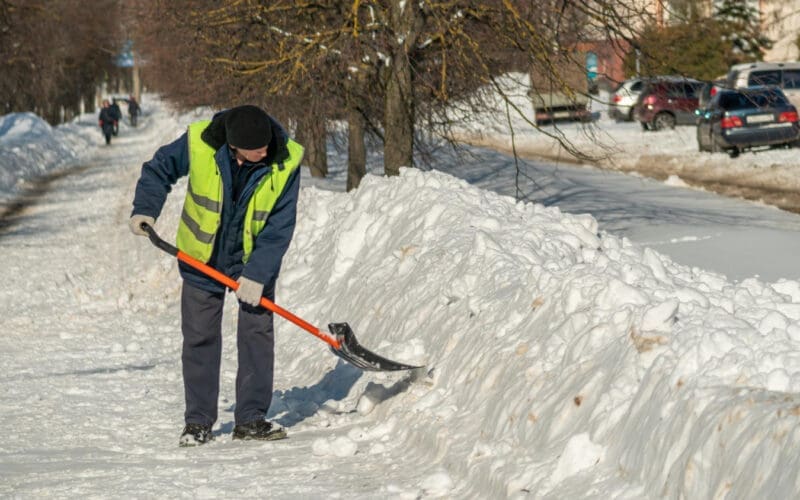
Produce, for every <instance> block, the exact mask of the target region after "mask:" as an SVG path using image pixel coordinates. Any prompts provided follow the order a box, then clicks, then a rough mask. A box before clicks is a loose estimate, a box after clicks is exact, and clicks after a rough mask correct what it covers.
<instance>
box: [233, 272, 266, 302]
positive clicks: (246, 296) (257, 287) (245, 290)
mask: <svg viewBox="0 0 800 500" xmlns="http://www.w3.org/2000/svg"><path fill="white" fill-rule="evenodd" d="M236 282H237V283H239V288H238V289H237V290H236V298H237V299H239V300H240V301H241V302H244V303H245V304H250V305H251V306H257V305H258V304H259V303H260V302H261V294H262V293H263V292H264V284H263V283H259V282H258V281H253V280H251V279H250V278H245V277H244V276H240V277H239V279H238V280H237V281H236Z"/></svg>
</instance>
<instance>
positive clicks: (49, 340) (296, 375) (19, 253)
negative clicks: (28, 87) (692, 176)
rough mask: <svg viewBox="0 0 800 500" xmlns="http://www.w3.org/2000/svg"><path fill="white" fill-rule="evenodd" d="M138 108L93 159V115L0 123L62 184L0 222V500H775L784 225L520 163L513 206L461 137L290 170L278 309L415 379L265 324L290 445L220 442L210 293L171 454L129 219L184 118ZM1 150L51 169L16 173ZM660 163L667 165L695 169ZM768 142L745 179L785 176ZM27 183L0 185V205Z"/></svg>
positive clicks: (788, 260) (147, 255)
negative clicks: (353, 175)
mask: <svg viewBox="0 0 800 500" xmlns="http://www.w3.org/2000/svg"><path fill="white" fill-rule="evenodd" d="M146 97H147V99H146V102H147V104H148V105H147V106H146V110H147V114H146V115H145V116H144V117H143V119H142V121H141V125H140V126H139V127H138V128H135V129H133V128H129V127H127V125H126V124H124V123H123V124H122V125H121V130H120V136H119V137H117V138H114V140H113V143H112V145H111V146H110V147H106V146H104V145H102V137H101V135H100V133H99V131H98V130H96V125H95V122H94V117H92V116H84V117H81V118H80V119H78V120H76V121H75V122H73V123H70V124H68V125H64V126H62V127H56V128H55V129H50V128H48V127H44V126H42V124H41V123H39V120H38V119H36V118H35V117H32V116H30V115H26V116H18V115H10V116H6V117H3V118H2V119H3V122H2V123H6V122H8V123H11V124H12V125H10V126H5V127H4V128H3V130H6V131H10V130H13V131H14V132H13V137H6V136H5V135H2V136H0V147H2V153H0V159H1V161H2V163H0V171H2V172H5V173H6V174H7V175H9V176H11V177H14V176H16V177H18V178H23V177H32V176H34V175H36V174H38V173H41V172H49V171H59V170H63V169H66V168H72V167H76V166H80V167H83V168H85V169H84V170H82V171H80V172H79V173H76V174H74V175H68V176H64V177H62V178H60V179H58V180H57V181H56V182H54V183H53V184H52V185H51V186H50V191H49V192H48V193H47V194H46V195H45V196H42V197H41V198H39V200H38V201H37V203H35V204H32V205H31V206H29V207H28V208H27V209H26V210H24V211H23V212H22V213H20V214H18V215H16V216H15V217H14V218H13V219H11V222H10V225H8V226H6V227H5V228H4V229H3V230H2V233H0V248H1V249H2V256H3V260H4V264H5V265H4V266H2V267H0V282H2V283H3V286H2V287H0V304H2V306H0V307H1V308H2V309H0V331H1V332H2V333H3V335H2V336H0V363H2V366H3V367H4V371H3V375H2V380H3V383H2V392H0V416H2V419H3V421H4V422H5V423H6V432H5V434H4V438H3V439H2V440H0V496H3V497H23V498H38V497H69V498H75V497H123V496H135V497H144V498H149V497H159V498H219V497H227V498H256V497H259V498H263V497H270V498H273V497H274V498H298V497H300V498H409V499H410V498H505V497H509V498H523V497H532V498H631V499H633V498H636V499H639V498H654V497H669V498H676V497H683V498H722V497H725V496H726V495H728V496H730V497H734V498H793V497H797V496H798V495H799V494H800V479H798V477H799V475H798V471H800V454H798V453H797V451H798V446H799V442H800V431H798V425H797V422H798V416H800V410H799V409H800V399H799V398H798V397H797V393H798V391H800V368H798V367H800V281H798V279H799V278H800V272H799V271H798V264H797V262H796V260H797V259H796V256H795V255H793V254H792V250H793V249H795V248H798V246H797V238H798V227H800V226H799V225H798V216H797V215H793V214H789V213H786V212H782V211H779V210H777V209H774V208H771V207H768V206H765V205H761V204H756V203H752V202H746V201H742V200H734V199H728V198H721V197H719V196H716V195H713V194H711V193H708V192H704V191H701V190H696V189H687V188H686V187H683V186H681V184H680V182H678V181H677V179H675V178H672V179H671V180H669V181H668V182H658V181H654V180H650V179H646V178H643V177H635V176H630V175H623V174H620V173H617V172H609V171H607V170H598V169H593V168H588V167H582V166H573V165H565V164H549V163H546V162H533V161H528V162H526V163H525V165H524V173H525V175H526V176H527V177H528V179H527V180H526V182H525V183H523V184H522V185H521V191H522V192H523V193H524V195H525V196H526V197H527V199H528V201H516V200H515V199H514V197H513V195H514V193H515V190H516V189H515V185H514V174H515V172H514V169H513V165H514V161H513V159H512V158H509V157H507V156H504V155H501V154H498V153H496V152H493V151H491V150H488V149H479V148H474V149H473V150H472V151H473V153H474V156H471V157H466V158H454V157H452V156H451V155H450V154H449V153H446V152H441V153H440V155H439V156H438V157H437V158H436V170H432V171H423V170H419V169H402V171H401V175H400V176H399V177H392V178H385V177H383V176H381V175H379V171H378V170H377V165H379V164H380V162H379V159H376V158H372V159H371V171H372V172H373V173H372V174H370V175H368V176H367V177H366V178H365V179H364V180H363V182H362V185H361V187H360V188H359V189H357V190H355V191H353V192H352V193H344V192H343V189H342V187H343V186H344V182H343V176H344V175H345V168H344V167H345V165H344V162H345V158H344V157H342V156H341V155H339V154H337V153H336V152H334V151H333V150H332V151H331V153H330V154H331V156H330V159H331V170H332V175H331V177H330V178H329V179H326V180H319V179H311V178H310V176H308V175H305V176H304V178H303V184H304V187H303V189H302V192H301V198H300V202H299V216H298V226H297V230H296V234H295V238H294V240H293V242H292V245H291V247H290V249H289V252H288V254H287V256H286V258H285V261H284V271H283V273H282V275H281V278H280V280H279V284H278V290H277V298H278V303H279V304H281V305H283V306H284V307H287V308H288V309H290V310H292V311H293V312H294V313H296V314H298V315H299V316H301V317H303V318H304V319H307V320H309V321H311V322H312V323H315V324H319V325H320V326H324V325H325V324H326V322H340V321H347V322H348V323H349V324H350V325H351V326H352V327H353V330H354V331H355V332H356V335H357V336H358V339H359V342H360V343H361V344H362V345H364V346H365V347H367V348H369V349H371V350H374V351H375V352H378V353H380V354H381V355H384V356H386V357H389V358H391V359H395V360H397V361H401V362H405V363H409V364H424V365H425V367H424V369H420V370H415V371H411V372H398V373H374V372H361V371H360V370H358V369H356V368H353V367H351V366H349V365H346V364H344V363H343V362H341V361H339V359H338V358H337V357H335V356H332V355H331V354H330V353H328V352H327V348H326V346H325V345H324V344H322V343H321V342H320V341H319V340H318V339H316V338H314V337H313V336H311V335H308V334H307V333H305V332H303V331H302V330H300V329H298V328H297V327H294V326H293V325H291V324H290V323H288V322H285V321H282V320H280V319H279V320H276V328H277V336H276V337H277V345H276V363H277V370H276V383H275V394H274V399H273V406H272V408H271V409H270V415H269V417H270V418H271V419H273V420H274V421H276V422H277V423H278V424H280V425H282V426H285V427H286V428H287V431H288V433H289V436H290V437H289V439H288V440H284V441H278V442H266V443H256V442H239V441H232V440H231V437H230V436H231V432H232V428H233V408H234V405H235V397H234V381H235V373H236V371H235V370H236V350H235V342H234V338H233V335H234V334H233V332H234V331H235V316H236V314H235V311H236V307H235V303H234V301H233V300H232V299H229V300H228V301H227V303H226V310H225V312H226V315H225V318H224V323H223V328H224V331H225V334H224V338H225V341H224V349H223V361H222V376H221V393H220V401H219V405H220V419H219V421H218V422H217V424H216V426H215V428H214V431H215V434H216V440H215V441H214V442H212V443H211V444H208V445H205V446H202V447H199V448H190V449H187V448H178V447H177V439H178V435H179V433H180V430H181V427H182V422H183V397H182V382H181V367H180V346H181V335H180V323H179V317H180V311H179V290H180V279H179V277H178V273H177V269H176V267H177V266H176V264H175V262H174V259H173V258H172V257H170V256H168V255H166V254H164V253H163V252H160V251H159V250H157V249H155V248H154V247H153V246H152V245H150V243H149V242H148V241H147V240H146V239H145V238H137V237H134V236H132V235H131V234H130V232H129V231H128V229H127V218H128V216H129V213H130V204H131V198H132V194H133V188H134V185H135V182H136V179H137V177H138V173H139V167H140V165H141V163H142V162H143V161H145V160H147V159H148V158H149V157H150V156H151V155H152V154H153V152H154V150H155V149H156V148H157V147H158V145H160V144H162V143H164V142H167V141H169V140H171V139H172V138H174V137H177V135H178V134H180V133H181V131H182V130H183V129H184V127H185V126H186V125H187V124H188V123H189V122H191V121H192V120H194V119H197V118H199V117H205V116H206V114H207V110H198V111H196V112H192V113H188V114H177V113H175V112H172V111H170V110H169V108H168V107H167V106H166V105H164V104H163V103H161V102H160V101H158V100H157V99H156V97H155V96H146ZM600 124H601V126H602V130H603V131H606V132H607V133H608V134H609V135H611V134H613V135H614V137H615V141H616V147H617V148H618V152H617V153H615V154H616V157H617V159H618V160H619V161H634V160H635V158H636V157H637V155H638V156H639V157H641V156H642V153H641V152H640V151H638V150H637V149H636V148H635V147H634V146H633V145H636V144H637V142H636V134H638V133H639V132H638V131H637V130H633V129H631V130H627V129H626V128H625V127H624V126H622V125H618V124H614V123H612V122H609V121H607V120H605V119H601V121H600ZM489 129H491V125H489V124H488V122H487V123H486V125H485V127H484V130H489ZM564 130H575V131H576V132H575V133H576V136H577V133H578V130H579V129H578V128H577V127H575V128H574V129H573V128H571V127H570V126H565V127H564ZM626 130H627V132H626ZM606 132H602V133H606ZM570 133H572V132H570ZM686 133H688V132H686V131H684V130H681V129H679V130H677V131H675V133H674V134H671V133H665V134H666V135H664V137H667V138H670V137H673V135H674V136H675V140H674V141H671V142H670V141H665V143H668V142H669V143H671V144H674V145H675V147H676V148H678V146H680V145H681V137H683V136H682V134H686ZM495 134H501V132H500V131H499V130H498V131H496V132H495ZM6 135H8V132H7V134H6ZM79 138H80V139H79ZM493 139H494V140H495V141H502V140H503V139H504V138H503V137H502V136H501V135H495V136H494V138H493ZM11 140H13V141H16V142H15V144H16V146H14V147H15V148H22V149H19V151H23V150H25V151H40V152H41V151H43V150H49V149H55V150H58V151H62V152H63V154H60V155H57V156H58V157H59V160H54V161H53V162H52V163H50V162H49V161H48V159H47V157H44V156H43V157H42V159H41V160H40V161H34V162H27V161H24V160H25V155H24V154H21V153H19V154H17V153H14V154H17V156H13V155H9V154H7V151H9V146H7V144H8V142H6V141H9V142H10V141H11ZM517 140H518V141H519V142H520V143H521V144H523V145H525V144H527V145H529V146H537V147H544V146H545V145H546V140H545V139H544V138H543V137H542V136H541V135H536V133H534V132H533V131H527V132H526V131H524V130H522V129H520V133H519V135H518V136H517ZM87 143H88V145H87ZM626 145H631V146H626ZM653 147H656V146H653ZM662 147H663V148H664V149H663V150H660V153H664V154H666V153H667V151H668V146H666V145H660V146H658V148H662ZM685 147H686V148H688V147H689V146H685ZM626 148H629V149H626ZM682 151H683V150H681V149H680V148H678V149H677V150H676V151H675V152H674V154H673V156H672V158H673V159H674V161H675V162H694V161H699V162H704V161H706V159H707V157H708V156H711V155H701V154H699V153H691V154H690V153H689V151H688V149H686V150H685V154H684V153H683V152H682ZM783 153H784V152H768V153H763V156H761V155H762V153H759V154H758V155H752V156H753V159H752V161H753V162H754V163H757V164H760V163H761V162H762V160H763V159H765V160H763V161H767V162H768V163H771V164H772V163H774V164H777V165H779V166H780V167H781V168H783V167H786V168H789V167H791V166H792V165H793V164H792V162H793V161H794V160H792V157H791V155H788V156H786V155H784V154H783ZM787 153H788V152H787ZM42 154H44V153H42ZM61 158H65V159H66V158H68V159H69V160H68V161H67V160H61ZM708 161H709V162H710V163H716V162H726V161H729V160H728V159H727V158H724V157H720V158H713V159H711V160H708ZM720 168H721V167H720ZM734 168H735V167H734ZM759 168H761V167H759ZM307 173H308V172H304V174H307ZM26 185H27V183H18V182H16V181H12V182H9V183H7V184H6V186H7V188H6V190H7V193H5V192H4V194H6V196H7V198H6V199H10V197H11V196H12V195H14V194H17V193H19V192H20V190H21V189H22V188H23V187H25V186H26ZM184 194H185V183H183V182H182V183H179V185H178V186H176V188H175V189H174V191H173V193H172V194H171V195H170V198H169V200H168V203H167V206H166V207H165V209H164V212H163V214H162V215H161V217H160V219H159V221H158V222H157V224H156V229H157V230H158V231H159V232H160V233H161V234H162V235H164V237H165V238H167V239H171V238H172V237H173V236H172V235H174V233H175V230H176V225H177V220H178V216H179V213H180V207H181V203H182V199H183V195H184ZM510 195H512V196H510ZM542 202H545V204H541V203H542ZM748 240H752V241H750V244H749V245H748V246H747V248H745V249H741V248H737V247H739V246H741V245H743V242H744V241H748ZM779 247H784V248H779Z"/></svg>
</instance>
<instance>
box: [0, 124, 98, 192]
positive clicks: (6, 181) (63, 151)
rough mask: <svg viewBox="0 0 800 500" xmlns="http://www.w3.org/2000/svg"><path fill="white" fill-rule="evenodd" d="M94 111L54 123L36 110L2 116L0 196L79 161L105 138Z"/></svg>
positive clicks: (0, 132) (0, 133)
mask: <svg viewBox="0 0 800 500" xmlns="http://www.w3.org/2000/svg"><path fill="white" fill-rule="evenodd" d="M96 129H97V122H96V121H95V120H93V118H92V115H89V114H86V115H82V116H80V117H78V118H76V119H75V120H73V121H72V122H70V123H67V124H64V125H59V126H58V127H55V128H54V127H51V126H50V125H49V124H48V123H47V122H46V121H44V120H43V119H42V118H40V117H39V116H37V115H35V114H33V113H11V114H8V115H2V116H0V200H3V199H7V198H9V197H11V196H13V195H14V194H16V193H17V192H18V191H19V187H20V186H21V184H22V182H23V181H25V180H28V179H31V178H33V177H36V176H38V175H42V174H47V173H51V172H54V171H56V170H58V169H60V168H63V167H68V166H72V165H75V164H77V163H78V162H80V161H81V159H83V158H84V157H85V156H86V155H87V154H88V152H90V151H92V150H93V148H94V147H96V146H98V145H99V144H100V143H101V142H102V136H101V134H100V132H99V131H98V130H99V129H98V130H96Z"/></svg>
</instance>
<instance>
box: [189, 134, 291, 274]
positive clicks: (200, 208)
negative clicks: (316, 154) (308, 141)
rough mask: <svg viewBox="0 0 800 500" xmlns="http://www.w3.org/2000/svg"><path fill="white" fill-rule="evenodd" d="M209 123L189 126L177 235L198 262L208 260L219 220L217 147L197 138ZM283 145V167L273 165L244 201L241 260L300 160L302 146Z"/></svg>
mask: <svg viewBox="0 0 800 500" xmlns="http://www.w3.org/2000/svg"><path fill="white" fill-rule="evenodd" d="M210 123H211V120H202V121H198V122H195V123H192V124H191V125H189V186H188V188H187V190H186V199H185V200H184V202H183V213H182V214H181V220H180V222H179V223H178V235H177V246H178V249H179V250H181V251H182V252H184V253H187V254H189V255H191V256H192V257H194V258H195V259H197V260H199V261H201V262H208V261H209V260H210V259H211V253H212V251H213V250H214V240H215V239H216V236H217V230H218V229H219V226H220V224H221V223H222V177H221V176H220V173H219V166H218V165H217V162H216V160H215V159H214V155H215V154H216V150H214V148H213V147H211V146H210V145H208V143H206V142H205V141H204V140H203V139H202V138H201V137H200V135H201V134H202V133H203V131H204V130H205V129H206V127H208V125H209V124H210ZM286 147H287V148H288V150H289V157H288V158H287V159H286V160H285V161H284V162H283V168H279V165H278V164H277V163H275V164H273V165H272V166H271V167H272V168H271V172H269V173H267V174H266V175H265V176H264V177H263V178H262V179H261V181H260V182H259V183H258V186H256V188H255V191H254V192H253V195H252V196H251V197H250V200H249V201H248V203H247V212H246V214H245V218H244V231H243V232H242V235H243V241H242V243H243V245H244V256H243V258H242V260H243V262H247V261H248V260H249V259H250V254H251V253H252V251H253V246H254V242H255V240H256V237H257V236H258V234H259V233H260V232H261V231H262V230H263V229H264V226H265V225H266V224H267V218H269V214H270V212H271V211H272V208H273V207H274V206H275V203H276V202H277V201H278V198H279V197H280V195H281V193H283V189H284V188H285V187H286V183H287V182H288V181H289V176H290V174H291V173H292V172H294V170H295V169H297V167H299V166H300V161H301V160H302V159H303V146H301V145H300V144H298V143H296V142H295V141H293V140H291V139H289V140H288V142H287V143H286Z"/></svg>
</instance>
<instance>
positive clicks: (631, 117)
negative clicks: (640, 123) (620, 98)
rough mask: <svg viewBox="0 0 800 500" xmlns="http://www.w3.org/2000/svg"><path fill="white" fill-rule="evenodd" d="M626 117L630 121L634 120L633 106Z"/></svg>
mask: <svg viewBox="0 0 800 500" xmlns="http://www.w3.org/2000/svg"><path fill="white" fill-rule="evenodd" d="M626 119H627V121H629V122H632V121H633V108H631V109H629V110H628V115H627V118H626Z"/></svg>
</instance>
